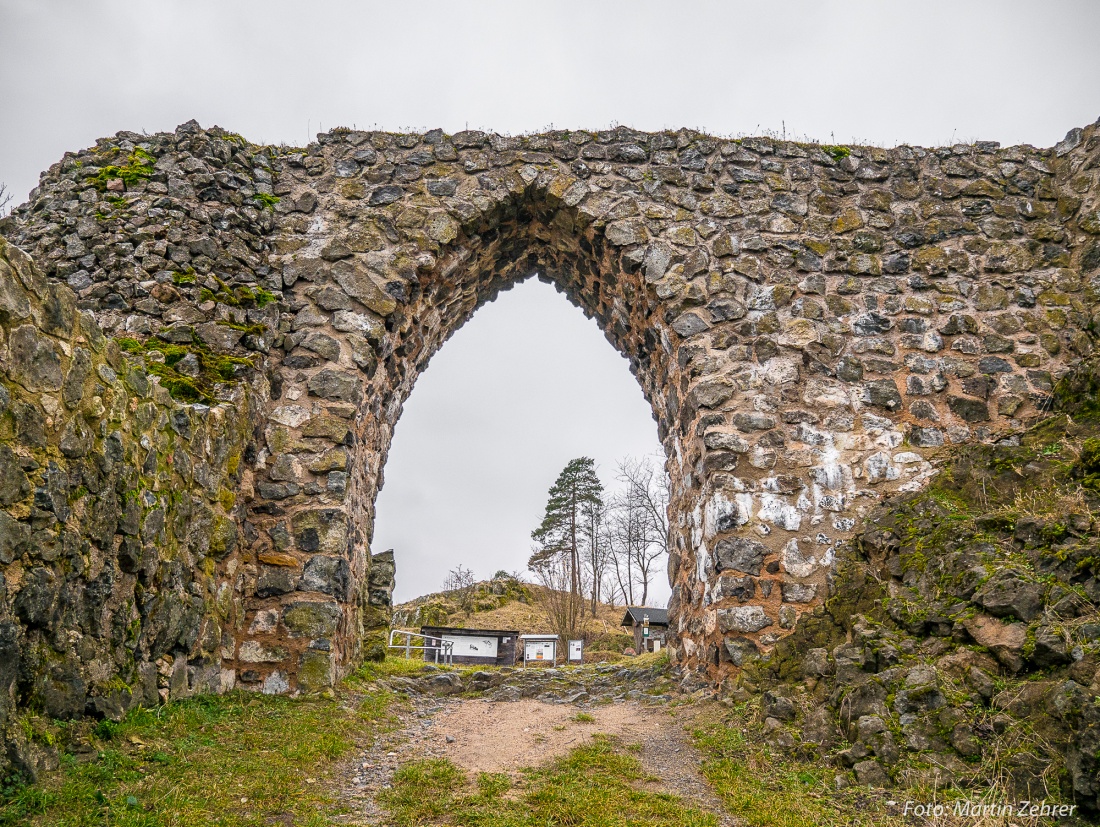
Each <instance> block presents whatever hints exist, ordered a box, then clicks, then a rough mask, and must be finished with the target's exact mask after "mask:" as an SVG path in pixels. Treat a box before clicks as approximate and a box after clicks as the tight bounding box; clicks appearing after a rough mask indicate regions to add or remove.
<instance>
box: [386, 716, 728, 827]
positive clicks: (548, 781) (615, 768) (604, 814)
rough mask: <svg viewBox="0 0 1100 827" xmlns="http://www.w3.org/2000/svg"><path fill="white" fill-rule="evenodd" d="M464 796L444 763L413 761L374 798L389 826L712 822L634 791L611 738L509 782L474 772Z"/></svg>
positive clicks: (679, 802) (635, 826)
mask: <svg viewBox="0 0 1100 827" xmlns="http://www.w3.org/2000/svg"><path fill="white" fill-rule="evenodd" d="M474 780H475V782H476V789H473V790H471V789H470V785H469V783H468V782H469V779H468V778H467V776H466V774H465V773H464V772H463V771H462V770H461V769H459V768H458V767H456V766H455V765H454V764H452V763H450V762H449V761H446V760H440V759H435V760H428V761H416V762H413V763H410V764H407V765H405V766H404V767H402V768H401V769H399V770H398V771H397V773H396V775H395V776H394V781H393V787H392V789H390V790H387V791H385V792H384V793H383V795H382V796H381V801H382V804H383V806H385V808H386V809H387V811H388V813H389V815H390V818H391V819H392V822H393V824H395V825H397V827H413V825H421V824H433V825H442V824H450V825H462V826H463V827H546V825H563V826H564V825H569V827H716V825H717V824H718V822H717V819H716V818H715V817H714V816H713V815H712V814H710V813H704V812H702V811H700V810H698V809H695V808H693V807H690V806H688V804H687V803H686V802H685V801H684V800H683V799H681V798H679V797H677V796H674V795H669V794H667V793H657V792H651V791H649V790H646V789H642V788H641V785H642V784H643V783H644V782H645V781H646V780H647V776H646V773H645V772H644V771H643V769H642V765H641V764H640V763H639V762H638V759H636V758H634V757H633V756H630V755H626V754H624V753H623V752H621V751H620V750H619V749H618V746H617V744H616V743H615V741H614V740H613V739H612V738H609V737H606V736H597V737H596V739H595V740H594V741H593V742H592V743H591V744H589V745H587V746H583V747H578V748H577V749H575V750H573V751H572V752H571V753H570V754H569V755H567V756H565V757H564V758H561V759H559V760H557V761H555V762H553V763H552V764H550V765H549V766H548V767H545V768H542V769H527V770H524V771H523V779H522V780H521V781H520V783H519V785H518V786H517V788H515V789H512V787H511V781H510V779H509V778H508V777H507V776H505V775H501V774H496V773H480V774H479V775H478V776H477V778H476V779H474Z"/></svg>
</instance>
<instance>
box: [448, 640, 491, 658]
mask: <svg viewBox="0 0 1100 827" xmlns="http://www.w3.org/2000/svg"><path fill="white" fill-rule="evenodd" d="M443 639H444V640H449V641H450V642H451V643H453V644H454V648H453V649H452V650H451V654H452V655H454V656H455V657H459V656H462V657H467V658H492V659H493V660H496V656H497V639H496V638H495V637H469V636H466V635H443Z"/></svg>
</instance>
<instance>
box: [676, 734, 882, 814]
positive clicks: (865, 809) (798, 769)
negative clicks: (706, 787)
mask: <svg viewBox="0 0 1100 827" xmlns="http://www.w3.org/2000/svg"><path fill="white" fill-rule="evenodd" d="M745 723H747V721H743V720H741V719H740V718H739V717H737V716H735V717H734V718H733V719H731V720H728V721H721V720H718V721H715V722H714V723H713V724H710V725H708V726H706V727H704V728H702V729H698V730H695V732H693V737H694V740H695V745H696V746H697V747H698V748H699V749H700V750H701V751H702V753H703V756H704V761H703V776H704V777H705V778H706V779H707V781H709V782H710V784H711V787H712V788H713V789H714V791H715V793H716V794H717V795H718V796H719V798H721V799H722V803H723V804H725V805H726V809H727V810H728V812H729V813H730V815H732V816H734V817H736V818H738V819H742V820H743V821H744V823H746V824H751V825H752V827H863V825H866V827H872V825H873V826H874V827H883V825H900V824H901V823H902V822H901V820H900V819H898V818H894V817H891V816H889V815H887V812H886V808H885V806H884V803H885V800H886V799H885V798H884V797H883V796H884V795H885V792H884V791H882V790H877V791H872V790H870V789H868V788H866V787H863V788H861V787H850V788H847V789H844V790H839V791H838V790H836V788H835V786H834V783H835V782H834V777H835V774H836V772H835V770H833V769H830V768H829V767H825V766H822V763H821V762H820V761H818V762H816V763H811V762H808V761H806V762H800V761H792V760H786V759H782V758H780V757H779V756H777V755H775V754H773V753H772V752H771V750H770V749H769V747H768V746H767V745H766V744H762V743H760V742H759V741H758V740H756V739H752V740H750V739H748V738H746V737H745V735H744V734H743V733H744V732H745V731H747V730H746V729H745V728H744V727H743V726H742V724H745ZM872 799H873V800H872Z"/></svg>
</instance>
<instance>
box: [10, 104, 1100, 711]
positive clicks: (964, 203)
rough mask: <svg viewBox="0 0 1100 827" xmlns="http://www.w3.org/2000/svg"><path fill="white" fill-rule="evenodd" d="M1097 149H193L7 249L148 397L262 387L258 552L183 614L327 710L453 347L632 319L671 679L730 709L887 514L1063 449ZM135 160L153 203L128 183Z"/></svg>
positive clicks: (399, 142)
mask: <svg viewBox="0 0 1100 827" xmlns="http://www.w3.org/2000/svg"><path fill="white" fill-rule="evenodd" d="M1094 133H1095V127H1088V128H1087V129H1085V130H1083V131H1082V130H1077V131H1076V132H1074V133H1071V135H1070V136H1069V137H1068V138H1067V141H1066V142H1065V143H1064V144H1062V145H1059V147H1058V148H1056V149H1053V150H1036V149H1034V148H1031V147H1013V148H1007V149H1002V148H1000V147H998V146H996V145H993V144H975V145H968V146H964V147H954V148H943V149H935V150H924V149H916V148H911V147H899V148H896V149H892V150H882V149H873V148H859V147H852V148H849V147H821V146H816V145H802V144H794V143H788V142H781V141H773V140H766V139H743V140H739V141H733V140H719V139H715V138H711V137H709V136H705V135H701V134H698V133H692V132H688V131H681V132H678V133H657V134H648V133H638V132H634V131H631V130H626V129H619V130H614V131H609V132H600V133H584V132H570V133H566V132H555V133H547V134H545V135H534V136H525V137H521V138H507V137H502V136H496V135H488V134H483V133H478V132H465V133H460V134H458V135H453V136H448V135H444V134H443V133H441V132H439V131H438V130H436V131H433V132H430V133H426V134H423V135H393V134H387V133H366V132H354V131H348V130H335V131H333V132H331V133H328V134H326V135H323V136H320V139H319V141H318V143H316V144H311V145H310V146H309V147H307V148H305V149H287V148H274V147H257V146H253V145H250V144H248V143H247V142H245V141H243V139H239V138H238V137H237V136H232V135H230V134H229V133H225V132H223V131H222V130H218V129H216V128H215V129H211V130H205V131H204V130H201V129H199V128H198V126H197V125H194V124H185V125H184V126H182V127H180V129H179V130H177V132H176V133H175V134H171V135H158V136H152V137H149V136H140V135H135V134H133V133H120V135H119V136H116V137H115V138H114V139H107V140H105V141H103V142H101V144H100V146H98V147H97V148H96V149H95V150H89V151H86V152H84V153H81V154H79V155H71V156H67V157H66V159H65V160H64V161H63V162H62V163H61V164H59V165H57V166H55V167H54V168H52V169H51V170H50V171H49V172H48V173H47V174H46V175H45V176H44V178H43V183H42V185H41V187H40V188H39V189H38V190H36V192H35V194H34V197H33V198H32V202H31V203H30V204H29V205H27V206H26V207H24V208H21V209H20V210H19V211H17V213H16V215H15V216H14V219H13V220H12V221H10V222H9V224H8V225H7V226H6V227H5V228H4V232H5V233H6V234H7V235H8V236H9V237H11V238H12V239H14V240H15V241H16V242H17V243H19V244H21V245H22V246H23V247H25V248H26V249H27V250H28V251H29V252H31V253H32V254H33V255H34V256H35V258H36V259H37V261H38V262H39V266H40V268H41V269H42V271H43V272H44V273H45V275H46V277H47V278H48V279H50V280H51V283H54V284H57V285H58V288H57V289H59V290H69V289H70V288H71V289H72V291H73V294H74V295H73V299H72V300H73V302H74V303H77V304H79V305H80V306H81V307H83V308H86V309H88V310H89V311H90V312H91V313H92V314H93V315H94V316H95V318H96V319H97V320H98V323H99V324H100V325H101V326H102V327H103V329H104V330H105V332H106V334H107V336H108V337H113V338H114V339H116V340H122V339H123V338H136V339H137V340H138V342H139V345H128V347H130V349H131V352H132V354H133V356H132V357H131V358H132V359H135V360H138V362H139V365H138V367H139V368H140V369H142V370H147V369H149V368H150V366H151V365H153V364H154V363H155V364H161V363H160V362H157V361H156V360H157V358H158V357H157V356H156V355H155V354H153V353H151V352H150V351H151V350H155V349H156V347H167V345H166V344H164V343H166V342H167V343H172V342H177V343H181V342H182V343H183V345H182V346H185V347H190V346H191V345H190V344H189V343H191V342H196V343H200V344H201V347H202V348H205V349H206V350H204V351H203V353H213V352H216V353H222V354H227V355H230V356H234V357H239V358H245V357H247V358H248V359H250V360H251V365H252V368H253V369H250V370H248V371H243V372H242V374H241V375H240V376H239V377H238V378H237V379H236V380H235V382H234V383H231V384H226V385H222V386H219V388H218V390H217V394H220V395H221V396H222V397H223V399H222V401H220V402H216V404H215V409H220V408H225V407H233V408H237V409H239V411H245V410H247V411H254V412H255V413H249V414H248V417H249V422H250V424H251V427H250V428H242V429H240V434H239V435H238V437H236V438H237V439H238V440H239V442H240V444H239V445H237V446H236V447H237V448H238V449H239V450H238V452H237V453H238V454H239V457H240V464H239V467H238V466H237V465H234V466H233V468H232V469H231V470H230V472H229V478H228V479H229V480H230V482H228V483H227V486H230V487H234V488H235V490H233V491H231V492H230V493H231V494H232V495H233V496H227V495H225V494H220V493H218V491H216V490H215V491H213V492H212V493H211V492H205V493H202V494H201V497H204V498H205V501H206V502H208V503H209V504H210V508H211V509H213V512H214V513H215V514H216V515H218V517H219V519H224V520H226V521H227V522H229V523H231V524H232V525H234V526H235V527H236V530H237V532H238V536H239V538H240V540H239V542H238V543H237V544H236V545H235V546H234V548H233V549H232V551H231V552H229V553H228V554H227V555H226V556H225V557H224V558H221V559H218V560H216V561H214V562H213V563H210V564H207V563H204V562H203V561H204V559H205V558H203V557H202V555H201V554H198V553H195V555H192V557H188V558H187V561H188V565H187V566H185V567H184V568H185V569H186V570H187V571H188V572H189V574H188V575H187V577H188V578H190V579H189V580H187V579H186V578H185V580H186V582H181V583H175V584H173V585H171V586H169V585H168V584H167V583H159V582H158V581H156V579H155V577H154V578H153V580H152V581H151V582H150V584H149V585H148V586H147V588H151V589H153V590H154V592H155V591H156V589H164V590H167V589H169V588H171V589H175V590H177V591H180V590H182V591H186V589H187V588H191V589H192V591H193V592H195V593H202V594H209V595H211V597H210V598H209V601H208V603H209V605H210V606H216V605H217V606H223V608H218V609H217V610H215V609H213V608H211V609H201V610H200V609H196V611H205V612H206V614H204V615H203V617H204V618H208V621H204V622H209V624H210V625H211V628H215V627H216V629H217V634H215V633H214V632H211V637H212V638H214V639H220V647H215V648H217V649H218V653H217V655H213V654H211V650H210V649H209V647H208V648H207V650H204V654H203V656H202V657H204V658H206V659H207V660H206V661H204V663H205V662H207V661H211V659H212V658H215V659H216V660H217V667H218V670H219V675H220V676H221V677H220V681H221V686H229V685H234V684H238V685H243V686H247V687H251V688H257V689H263V690H265V691H287V690H293V689H295V688H303V689H312V688H316V687H317V686H322V685H326V684H328V683H331V682H332V681H333V680H335V679H336V678H337V677H338V676H339V674H340V673H341V672H343V671H344V670H345V669H346V668H347V667H348V666H349V665H350V664H351V663H353V662H354V661H355V660H356V659H357V658H358V657H359V656H360V653H361V649H362V646H363V641H364V640H367V639H369V638H370V636H371V635H372V634H374V631H373V630H376V629H378V628H381V627H384V626H385V624H386V623H387V621H388V618H387V607H386V600H387V593H386V586H385V583H384V582H383V579H384V578H383V579H380V575H379V572H380V571H381V569H380V568H377V567H376V571H375V576H374V577H373V579H372V573H371V556H370V538H371V536H372V532H373V515H374V501H375V497H376V495H377V492H378V489H379V487H380V485H381V481H382V473H383V470H382V469H383V466H384V464H385V459H386V455H387V452H388V450H389V445H390V441H391V438H392V434H393V428H394V425H395V424H396V421H397V419H398V417H399V416H400V413H401V408H402V405H403V404H404V401H405V400H406V399H407V398H408V395H409V394H410V393H411V390H412V387H413V385H414V383H415V381H416V378H417V376H418V375H419V373H420V372H421V371H422V370H423V369H424V367H425V366H426V365H427V363H428V360H429V359H430V358H431V356H432V355H433V354H434V353H435V352H437V351H438V349H439V348H440V347H441V346H442V344H443V343H444V342H445V341H446V340H447V338H448V337H449V336H450V335H452V334H453V332H454V331H455V330H457V329H458V328H459V327H460V326H461V325H462V324H464V323H465V322H466V321H467V320H468V319H469V318H470V317H471V316H472V315H473V313H474V312H475V311H476V310H477V308H478V307H479V306H481V305H482V304H484V303H485V302H488V301H491V300H492V299H493V298H494V297H495V296H496V295H497V293H498V292H499V291H500V290H501V289H507V288H508V287H510V286H512V285H513V284H515V283H516V282H517V281H520V280H522V279H524V278H528V277H530V276H531V275H533V274H538V275H539V277H541V278H545V279H548V280H550V281H552V282H553V283H554V284H555V285H556V286H557V287H558V288H559V289H560V290H561V291H562V292H563V293H564V294H565V295H566V297H567V298H569V300H570V301H572V302H573V303H574V304H576V305H577V306H578V307H580V308H581V309H582V310H583V311H584V312H585V313H586V315H588V316H590V317H592V318H595V319H596V320H597V322H598V323H599V325H600V327H601V329H602V330H603V331H604V333H605V335H606V336H607V338H608V340H609V341H610V342H611V344H612V346H613V347H615V349H616V350H617V351H618V352H619V353H621V354H623V355H624V356H625V357H626V358H627V359H628V360H629V362H630V367H631V371H632V372H633V374H634V375H635V377H636V378H637V380H638V382H639V384H640V385H641V387H642V389H643V392H644V394H645V396H646V399H647V400H648V401H649V403H650V405H651V407H652V410H653V414H654V418H655V419H656V421H657V425H658V432H659V436H660V439H661V441H662V444H663V445H664V448H665V452H666V457H667V463H666V468H667V470H668V473H669V475H670V480H671V505H670V513H669V516H670V525H671V527H672V528H671V537H670V546H671V548H672V554H671V560H670V565H669V577H670V582H671V584H672V587H673V597H672V602H671V605H670V611H671V629H670V644H671V650H672V653H673V657H674V658H675V659H676V661H677V663H678V664H679V665H680V666H681V667H683V668H684V669H685V670H688V671H690V672H692V673H693V674H702V675H705V676H706V677H707V679H708V680H720V679H721V678H722V677H723V676H724V675H726V674H728V673H730V672H731V671H732V670H734V669H736V668H737V667H738V666H739V665H740V663H741V662H742V660H743V658H744V657H745V656H746V654H752V653H759V652H764V653H766V652H767V651H768V650H769V649H770V647H771V646H773V645H774V644H775V642H776V641H777V640H778V639H779V638H780V637H782V636H783V635H785V634H787V633H788V632H789V631H790V630H791V629H793V628H794V627H795V625H796V624H797V623H798V620H799V618H800V617H801V616H803V615H804V614H805V613H806V612H807V611H811V610H813V609H814V608H815V607H816V606H819V605H820V604H821V602H822V600H823V599H824V598H825V597H826V596H827V594H828V589H829V582H830V573H831V571H832V568H833V566H834V564H835V560H836V557H837V550H838V548H839V547H840V546H841V545H842V544H843V543H845V542H846V541H847V540H848V539H849V538H850V537H851V535H852V533H853V529H854V528H855V526H856V523H857V520H858V519H859V518H860V516H861V515H862V514H863V513H865V512H866V511H867V510H868V509H869V508H870V506H871V505H872V504H874V503H875V502H877V501H879V500H881V498H882V497H883V496H885V495H886V494H889V493H891V492H896V491H899V490H905V489H914V488H918V487H920V486H921V485H923V484H924V482H925V481H927V479H929V478H930V476H931V475H932V474H933V473H934V472H935V466H934V461H935V459H936V456H937V455H938V454H940V453H942V452H947V451H950V449H951V446H953V445H960V444H964V443H968V442H974V441H985V442H990V441H996V440H997V439H1000V438H1002V437H1003V436H1004V435H1006V434H1009V433H1010V432H1012V431H1013V430H1015V429H1018V428H1019V427H1020V426H1021V425H1022V424H1024V423H1026V422H1028V421H1029V420H1030V419H1032V418H1034V417H1035V416H1037V415H1039V413H1041V411H1042V409H1043V407H1044V405H1045V404H1046V402H1047V400H1048V399H1049V396H1050V394H1051V392H1052V389H1053V384H1054V382H1055V381H1056V380H1057V378H1058V377H1059V376H1061V375H1062V374H1064V373H1065V372H1066V370H1067V369H1068V368H1069V367H1070V366H1072V364H1074V363H1075V362H1076V361H1077V360H1079V359H1080V358H1081V357H1082V356H1084V355H1086V354H1087V353H1089V352H1091V349H1092V337H1091V334H1090V333H1088V330H1089V329H1090V327H1091V325H1092V324H1093V319H1094V317H1095V314H1096V312H1097V286H1098V285H1097V282H1096V279H1097V277H1096V269H1097V267H1098V266H1100V242H1097V240H1096V238H1095V237H1096V236H1097V235H1098V234H1100V221H1098V220H1097V218H1096V215H1097V213H1096V209H1097V193H1098V192H1100V184H1098V182H1097V177H1098V173H1097V170H1096V154H1097V146H1096V144H1097V139H1096V137H1095V134H1094ZM138 150H140V151H141V153H145V154H146V155H147V156H148V157H147V158H146V157H145V155H141V154H139V153H138ZM134 158H137V159H138V161H141V163H142V164H147V168H146V167H145V166H142V167H141V170H142V171H141V173H140V174H138V173H134V174H133V175H130V176H128V177H127V178H126V179H123V178H122V177H118V178H112V177H111V174H109V173H104V174H103V175H100V174H99V172H98V171H99V170H103V169H107V167H106V166H105V165H104V164H105V159H106V160H107V161H112V162H113V163H116V167H112V168H117V166H118V164H123V163H132V164H136V163H138V161H133V160H130V161H127V159H134ZM101 179H102V180H101ZM89 182H91V183H89ZM119 199H122V201H120V200H119ZM61 281H65V282H67V284H68V287H65V286H64V285H61V284H60V282H61ZM263 296H270V297H271V298H270V301H268V300H264V301H261V300H260V299H261V298H262V297H263ZM74 341H81V340H80V338H79V335H78V337H77V339H75V340H74ZM157 343H161V344H160V345H158V344H157ZM161 355H162V356H163V354H161ZM58 358H59V360H60V364H61V367H62V368H63V369H65V370H68V369H69V366H70V365H69V362H70V360H71V359H72V358H73V357H72V355H71V352H66V353H62V355H61V356H59V357H58ZM158 371H159V373H158ZM152 372H153V373H154V374H155V376H154V379H153V384H154V385H155V384H157V383H158V382H161V383H164V382H167V381H168V379H166V378H165V377H172V376H174V374H173V372H172V371H167V372H165V371H164V370H162V369H154V370H153V371H152ZM156 376H159V377H160V378H159V379H158V378H156ZM231 392H232V394H236V396H232V397H231ZM48 393H55V395H58V399H59V401H58V402H56V407H57V409H58V410H62V411H64V410H69V408H70V407H71V406H70V405H69V403H68V402H66V401H65V400H64V399H62V398H61V397H60V395H59V394H60V393H61V392H60V391H56V392H55V391H49V392H48ZM150 393H153V391H150ZM47 395H48V394H47ZM231 398H232V399H233V400H236V401H230V399H231ZM242 398H247V405H243V404H242V403H241V402H240V399H242ZM208 401H211V400H208ZM192 407H193V406H192ZM88 416H91V414H88ZM93 430H94V429H93ZM104 432H105V431H104ZM97 433H98V432H97ZM60 438H61V436H60V431H59V432H58V439H59V440H60ZM94 439H95V440H102V437H101V436H95V437H94ZM95 445H96V446H99V443H98V442H96V443H95ZM16 449H17V451H18V452H24V449H23V448H22V447H19V446H18V445H17V446H16ZM97 450H98V447H97ZM184 450H186V449H184ZM166 473H169V474H170V475H171V474H177V475H178V472H176V471H170V472H166ZM172 479H174V480H175V483H174V484H176V485H178V486H180V487H187V486H189V485H193V484H194V481H193V479H192V478H191V477H187V478H183V477H178V478H177V477H172ZM196 496H200V495H199V494H196ZM219 498H220V499H219ZM153 499H154V500H155V499H156V498H153ZM158 507H159V508H164V509H167V513H168V515H169V517H171V515H172V514H173V513H174V512H172V508H173V507H174V506H172V505H171V504H167V505H166V504H156V505H154V504H152V503H150V504H148V505H146V506H144V508H145V509H146V510H147V511H152V510H154V509H155V508H158ZM9 512H10V513H12V514H15V517H14V519H17V520H21V519H24V517H23V516H20V515H19V513H18V509H16V510H15V511H11V509H9ZM145 516H147V515H145ZM67 519H69V520H71V521H72V523H71V527H72V528H74V530H76V531H78V532H79V531H83V530H84V529H83V528H82V526H81V523H80V522H79V521H80V519H82V518H81V517H80V516H79V515H78V516H70V517H68V518H67ZM169 522H170V520H169ZM166 530H167V529H166ZM96 542H98V541H96ZM104 544H105V545H109V543H106V541H104ZM150 545H151V546H155V542H153V541H150ZM112 553H114V552H112ZM150 553H155V552H150ZM109 556H110V555H108V557H109ZM21 565H22V564H21ZM188 583H190V584H193V585H187V584H188ZM118 584H119V585H117V586H116V588H117V589H118V590H123V591H124V590H125V589H131V590H132V589H133V588H134V585H133V583H130V581H128V580H126V579H125V578H124V577H121V576H120V578H119V580H118ZM127 584H129V585H127ZM143 588H145V587H143ZM121 593H122V591H120V592H119V594H121ZM218 595H221V597H216V596H218ZM219 600H221V601H222V603H218V601H219ZM200 602H201V601H200ZM171 646H174V647H175V648H174V649H172V651H174V652H176V655H177V656H178V657H179V658H182V659H183V661H185V662H191V661H192V660H194V658H195V657H197V656H196V655H195V654H194V651H192V650H187V651H184V650H185V649H187V647H186V646H183V645H182V644H179V643H173V644H171ZM143 651H144V650H143ZM158 656H159V653H154V652H153V651H152V650H149V651H147V652H145V653H144V654H142V655H141V656H140V657H147V658H149V659H150V661H152V660H154V659H155V658H156V657H158ZM139 659H140V658H139Z"/></svg>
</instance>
